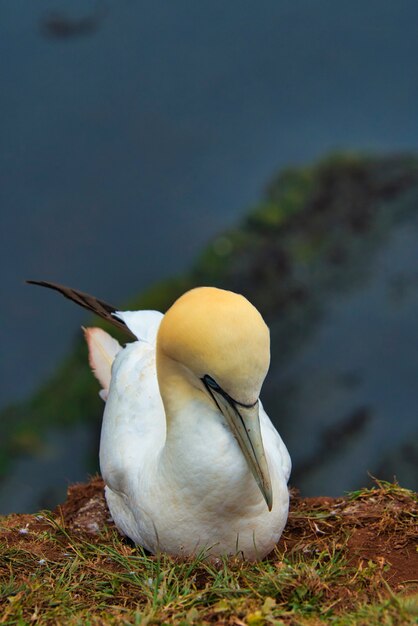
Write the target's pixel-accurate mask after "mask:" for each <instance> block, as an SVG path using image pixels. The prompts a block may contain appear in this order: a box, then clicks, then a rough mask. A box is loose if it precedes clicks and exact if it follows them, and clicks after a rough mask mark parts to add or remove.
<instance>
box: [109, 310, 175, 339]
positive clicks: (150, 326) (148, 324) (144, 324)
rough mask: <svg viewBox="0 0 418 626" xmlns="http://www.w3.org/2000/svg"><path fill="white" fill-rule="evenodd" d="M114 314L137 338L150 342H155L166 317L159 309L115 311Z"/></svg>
mask: <svg viewBox="0 0 418 626" xmlns="http://www.w3.org/2000/svg"><path fill="white" fill-rule="evenodd" d="M113 316H114V317H116V318H117V319H119V320H121V321H122V322H123V323H124V324H125V326H126V327H127V328H128V329H129V330H130V331H131V333H132V334H133V335H134V336H135V337H136V338H137V339H139V340H140V341H146V342H147V343H150V344H155V342H156V339H157V332H158V329H159V327H160V324H161V320H162V319H163V317H164V315H163V314H162V313H160V312H159V311H115V313H114V314H113Z"/></svg>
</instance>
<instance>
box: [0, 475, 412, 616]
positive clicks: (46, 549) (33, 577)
mask: <svg viewBox="0 0 418 626" xmlns="http://www.w3.org/2000/svg"><path fill="white" fill-rule="evenodd" d="M101 487H102V486H101V483H100V482H97V489H98V491H97V494H98V495H97V494H96V496H95V497H99V496H100V497H102V495H101V491H100V489H101ZM82 488H83V487H78V488H77V489H78V490H79V492H78V496H77V497H80V494H81V492H80V489H82ZM99 488H100V489H99ZM71 497H72V494H71V491H70V500H71ZM87 497H88V498H90V500H89V501H90V502H91V501H92V500H91V492H89V494H88V496H86V498H87ZM325 500H326V501H325V502H322V501H321V500H314V499H306V500H303V499H298V498H296V499H295V498H294V499H293V500H292V503H293V504H292V508H291V513H290V517H289V523H288V527H287V528H286V530H285V533H284V535H283V538H282V540H281V542H280V543H279V544H278V546H277V547H276V549H275V551H274V552H273V553H272V554H271V555H270V556H269V557H268V558H267V559H265V560H264V561H262V562H260V563H249V562H245V561H242V560H240V559H238V558H222V559H216V560H214V561H208V560H206V559H205V554H200V555H198V556H196V557H194V558H190V559H189V560H178V559H175V558H173V557H170V556H167V555H165V554H159V555H156V556H151V555H148V554H146V553H145V552H144V550H142V549H141V548H140V547H136V546H133V545H132V544H131V543H129V542H128V541H126V540H125V539H123V538H122V537H121V536H120V535H119V534H118V532H117V531H116V529H115V528H114V527H113V526H112V525H111V524H109V523H106V522H105V516H103V515H102V519H101V522H100V524H99V525H100V532H99V533H98V534H93V535H92V534H88V533H87V532H85V529H84V531H83V530H82V529H80V527H77V524H75V523H74V520H76V519H77V515H78V513H77V511H76V509H75V508H74V507H73V510H72V512H71V515H70V514H69V510H70V509H69V508H68V506H67V505H64V506H63V508H62V509H61V510H58V511H56V512H55V513H51V512H47V511H45V512H43V513H41V515H38V516H35V515H12V516H9V517H5V518H0V554H1V557H2V558H1V565H0V606H1V609H2V610H1V613H0V615H1V617H0V623H1V624H6V625H9V624H10V625H12V624H13V625H14V624H16V625H20V624H38V625H39V626H44V625H45V626H46V625H49V624H64V623H65V624H69V625H74V626H75V625H80V626H81V625H83V626H84V625H91V626H102V625H104V624H117V625H119V624H121V625H122V624H126V625H128V624H132V625H136V624H138V625H146V624H179V625H182V624H184V625H186V624H238V625H243V624H246V625H248V626H262V625H267V624H274V625H277V626H278V625H280V624H283V625H289V624H290V625H308V626H316V625H321V624H334V625H335V626H346V625H347V626H352V625H362V624H364V625H366V624H367V625H373V624H376V625H377V624H384V625H385V624H387V625H391V626H392V625H393V626H396V625H399V626H401V625H406V624H414V623H417V620H418V593H417V590H418V581H417V580H415V581H414V580H409V581H406V580H404V582H403V583H402V584H399V579H396V580H397V582H396V584H395V583H394V581H395V579H394V578H393V577H392V578H391V575H392V571H391V567H390V565H389V564H388V562H387V561H385V560H384V559H383V557H382V556H379V554H380V552H382V550H383V545H389V544H388V542H386V543H385V544H384V543H381V544H379V545H380V547H379V548H378V549H377V552H376V554H375V556H374V557H373V558H363V557H361V556H360V557H358V555H357V557H358V558H357V557H356V558H355V559H354V557H353V555H354V554H356V553H355V552H353V550H350V542H351V541H352V539H353V535H354V533H355V532H356V531H358V529H359V528H360V529H364V528H367V529H368V528H369V527H370V526H373V523H374V522H373V521H372V522H370V520H373V519H374V518H375V517H376V518H377V511H380V513H379V516H378V517H379V520H378V523H379V524H380V522H381V520H382V519H384V518H385V517H387V518H389V519H390V520H392V526H391V527H390V528H389V527H388V526H387V525H386V526H385V527H384V529H383V526H382V525H381V524H380V527H381V528H382V531H381V536H383V535H382V533H384V534H385V537H386V539H388V538H389V539H390V542H389V543H390V544H392V543H396V541H398V540H399V538H400V537H404V538H405V537H409V539H410V540H411V541H416V538H417V537H416V521H417V520H416V513H417V498H416V494H413V493H412V492H410V491H408V490H406V489H401V488H400V487H399V486H397V485H390V484H388V483H379V484H378V485H377V487H375V488H374V489H368V490H362V491H358V492H355V493H354V494H350V495H349V496H348V497H346V498H340V499H336V500H333V499H331V498H328V499H325ZM77 502H78V500H77ZM66 506H67V508H66ZM77 506H80V511H81V509H82V508H83V507H82V506H81V505H80V503H79V504H78V505H77ZM353 506H355V507H356V509H355V510H353ZM376 507H377V508H376ZM391 507H392V508H391ZM395 510H396V511H398V512H397V514H394V511H395ZM336 511H338V512H337V513H336ZM106 515H107V513H106ZM365 517H367V518H368V520H369V521H368V522H367V525H366V526H364V527H363V526H362V522H361V521H360V522H359V520H362V519H363V518H365ZM376 523H377V522H376ZM359 524H360V525H359ZM414 528H415V531H414ZM373 532H374V531H373ZM414 532H415V534H414ZM373 536H375V535H373ZM376 536H378V535H376ZM386 539H385V541H386ZM410 545H412V543H411V544H410ZM359 549H360V548H359ZM409 549H410V548H408V550H409ZM408 550H407V551H406V552H405V553H402V554H404V557H406V556H407V552H408ZM382 554H383V552H382ZM389 558H390V557H389ZM415 562H416V561H415ZM408 563H409V566H410V564H411V561H408ZM401 575H402V572H401ZM415 578H416V576H415ZM388 581H392V582H388Z"/></svg>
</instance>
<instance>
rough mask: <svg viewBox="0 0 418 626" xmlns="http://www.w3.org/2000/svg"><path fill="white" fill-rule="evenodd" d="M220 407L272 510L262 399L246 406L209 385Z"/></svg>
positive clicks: (209, 389)
mask: <svg viewBox="0 0 418 626" xmlns="http://www.w3.org/2000/svg"><path fill="white" fill-rule="evenodd" d="M208 391H209V392H210V394H211V395H212V397H213V399H214V400H215V402H216V404H217V405H218V407H219V409H220V410H221V412H222V413H223V415H224V416H225V418H226V420H227V422H228V425H229V427H230V429H231V431H232V433H233V434H234V436H235V438H236V439H237V441H238V444H239V446H240V448H241V450H242V453H243V455H244V457H245V460H246V461H247V463H248V467H249V468H250V470H251V472H252V474H253V476H254V478H255V480H256V482H257V485H258V486H259V488H260V491H261V493H262V494H263V498H264V500H265V501H266V504H267V506H268V509H269V511H271V509H272V506H273V493H272V488H271V479H270V472H269V468H268V465H267V459H266V453H265V452H264V446H263V440H262V437H261V430H260V418H259V414H258V408H259V403H258V400H257V402H256V403H255V404H253V405H243V404H240V403H238V402H236V401H234V400H233V399H232V398H230V397H229V396H228V395H227V394H226V393H224V392H223V391H222V389H221V388H218V389H213V388H209V387H208Z"/></svg>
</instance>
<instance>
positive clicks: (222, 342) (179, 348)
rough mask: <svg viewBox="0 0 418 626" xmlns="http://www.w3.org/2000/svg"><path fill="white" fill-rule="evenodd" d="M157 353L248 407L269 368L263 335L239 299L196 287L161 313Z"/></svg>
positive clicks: (258, 319)
mask: <svg viewBox="0 0 418 626" xmlns="http://www.w3.org/2000/svg"><path fill="white" fill-rule="evenodd" d="M157 354H160V355H164V356H166V357H169V359H171V360H173V361H175V362H176V363H178V364H179V365H181V366H184V367H185V368H187V369H188V370H189V371H190V372H192V374H194V375H195V376H196V379H197V380H199V381H200V380H202V379H203V378H204V377H205V376H209V377H210V378H211V379H213V380H214V381H216V383H217V384H218V385H220V387H222V389H223V390H224V391H225V392H226V393H227V394H229V395H230V396H231V397H232V398H234V399H235V400H237V401H239V402H242V403H244V404H251V403H254V402H255V401H256V400H257V399H258V396H259V394H260V389H261V385H262V384H263V381H264V378H265V376H266V374H267V370H268V367H269V363H270V336H269V330H268V328H267V326H266V324H265V322H264V320H263V318H262V317H261V315H260V313H259V312H258V311H257V309H256V308H255V307H254V306H253V305H252V304H251V303H250V302H249V301H248V300H247V299H246V298H244V297H243V296H241V295H238V294H236V293H233V292H231V291H225V290H223V289H216V288H214V287H199V288H197V289H192V290H191V291H188V292H187V293H185V294H184V295H183V296H181V297H180V298H179V299H178V300H177V301H176V302H175V303H174V304H173V306H172V307H171V308H170V309H169V310H168V311H167V313H166V315H165V316H164V318H163V321H162V322H161V326H160V330H159V333H158V339H157Z"/></svg>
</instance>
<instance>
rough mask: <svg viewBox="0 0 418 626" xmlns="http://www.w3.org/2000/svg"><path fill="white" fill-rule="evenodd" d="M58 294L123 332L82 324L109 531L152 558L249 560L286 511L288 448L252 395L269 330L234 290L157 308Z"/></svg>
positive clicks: (261, 551)
mask: <svg viewBox="0 0 418 626" xmlns="http://www.w3.org/2000/svg"><path fill="white" fill-rule="evenodd" d="M28 282H31V283H35V284H40V285H42V286H46V287H50V288H52V289H56V290H58V291H60V292H61V293H62V294H63V295H65V296H66V297H68V298H70V299H72V300H75V301H76V302H77V303H78V304H80V305H81V306H84V307H85V308H87V309H89V310H91V311H93V312H95V313H96V314H99V315H101V316H102V317H104V318H106V319H108V320H110V321H112V322H113V323H114V324H116V325H118V326H119V327H123V328H124V329H125V330H128V331H130V333H131V334H132V335H134V336H135V338H136V339H137V340H136V341H134V342H133V343H128V344H127V345H126V346H125V347H124V348H122V346H120V344H119V343H118V342H117V341H116V340H115V339H113V338H112V337H111V336H110V335H109V334H108V333H106V332H104V331H103V330H101V329H100V328H89V329H85V335H86V339H87V343H88V347H89V360H90V365H91V366H92V369H93V371H94V373H95V375H96V377H97V379H98V380H99V382H100V383H101V385H102V391H101V392H100V395H101V396H102V398H103V399H104V400H105V401H106V406H105V410H104V415H103V424H102V431H101V439H100V469H101V473H102V476H103V479H104V482H105V484H106V487H105V493H106V500H107V503H108V506H109V509H110V512H111V515H112V518H113V520H114V522H115V524H116V526H117V527H118V528H119V530H120V531H121V532H122V533H123V534H125V535H127V536H128V537H130V539H132V540H133V541H134V542H135V543H137V544H139V545H141V546H143V547H144V548H146V549H147V550H149V551H150V552H152V553H157V552H159V551H163V552H166V553H169V554H172V555H193V554H197V553H199V552H200V551H202V550H204V551H206V553H207V555H208V556H209V557H212V556H217V555H235V554H239V555H241V556H243V557H244V558H246V559H250V560H258V559H262V558H263V557H264V556H265V555H266V554H268V553H269V552H270V551H271V550H272V549H273V548H274V546H275V544H276V543H277V541H278V539H279V537H280V535H281V533H282V531H283V528H284V526H285V523H286V520H287V515H288V504H289V495H288V488H287V481H288V478H289V474H290V469H291V462H290V457H289V453H288V451H287V449H286V447H285V445H284V443H283V441H282V439H281V437H280V435H279V434H278V432H277V431H276V429H275V428H274V426H273V424H272V423H271V421H270V419H269V417H268V416H267V414H266V412H265V411H264V409H263V406H262V404H261V401H260V398H259V396H260V390H261V386H262V384H263V381H264V378H265V376H266V374H267V370H268V367H269V363H270V337H269V330H268V328H267V326H266V324H265V322H264V320H263V318H262V317H261V315H260V313H259V312H258V311H257V309H256V308H255V307H254V306H253V305H252V304H250V302H249V301H248V300H247V299H246V298H244V297H243V296H241V295H238V294H236V293H233V292H231V291H224V290H222V289H216V288H214V287H199V288H196V289H192V290H191V291H188V292H186V293H185V294H184V295H182V296H181V297H180V298H179V299H178V300H177V301H176V302H175V303H174V304H173V305H172V307H171V308H170V309H169V310H168V311H167V313H166V314H165V315H163V314H162V313H159V312H158V311H125V312H121V311H117V310H116V309H115V308H114V307H112V306H110V305H108V304H106V303H105V302H103V301H101V300H98V299H97V298H94V297H92V296H89V295H88V294H84V293H82V292H80V291H77V290H74V289H71V288H68V287H63V286H61V285H56V284H53V283H47V282H44V281H28Z"/></svg>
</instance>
